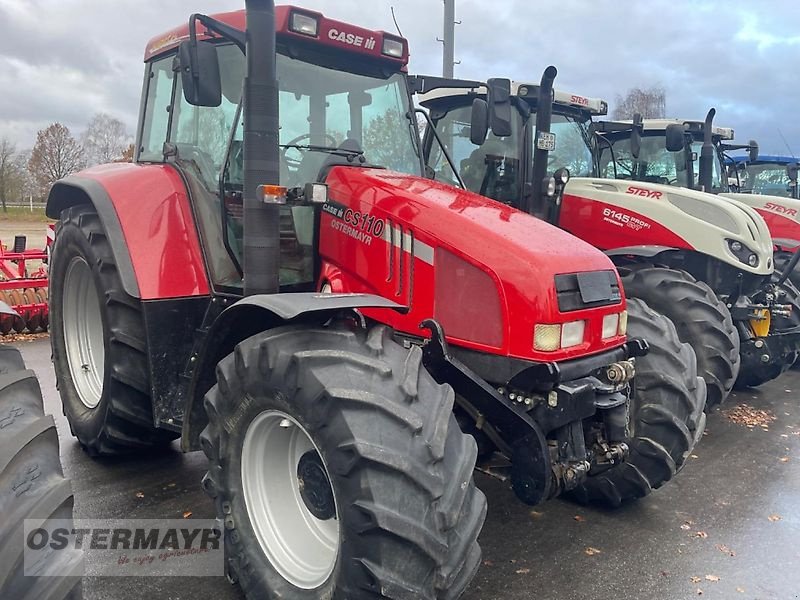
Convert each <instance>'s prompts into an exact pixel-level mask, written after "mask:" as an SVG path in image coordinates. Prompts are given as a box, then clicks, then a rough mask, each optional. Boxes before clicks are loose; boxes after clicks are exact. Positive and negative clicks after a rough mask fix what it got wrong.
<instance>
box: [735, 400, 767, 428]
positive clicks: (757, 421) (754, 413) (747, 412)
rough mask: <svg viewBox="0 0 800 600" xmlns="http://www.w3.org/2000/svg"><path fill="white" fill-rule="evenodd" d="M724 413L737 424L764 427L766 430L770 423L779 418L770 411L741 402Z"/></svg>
mask: <svg viewBox="0 0 800 600" xmlns="http://www.w3.org/2000/svg"><path fill="white" fill-rule="evenodd" d="M723 414H724V415H725V416H726V417H728V419H729V420H730V421H732V422H734V423H736V424H737V425H745V426H747V427H762V428H764V429H765V430H768V428H769V424H770V423H772V422H773V421H775V420H776V419H777V417H776V416H775V415H774V414H772V413H771V412H770V411H768V410H760V409H757V408H753V407H752V406H750V405H748V404H740V405H739V406H735V407H733V408H732V409H730V410H726V411H724V412H723Z"/></svg>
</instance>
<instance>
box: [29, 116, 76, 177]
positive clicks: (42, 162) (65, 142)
mask: <svg viewBox="0 0 800 600" xmlns="http://www.w3.org/2000/svg"><path fill="white" fill-rule="evenodd" d="M84 164H85V159H84V150H83V147H82V146H81V145H80V144H79V143H78V142H77V141H76V140H75V138H74V137H72V134H71V133H70V131H69V129H68V128H67V127H65V126H64V125H62V124H61V123H53V124H52V125H50V126H49V127H47V128H46V129H42V130H40V131H39V133H38V134H37V135H36V145H35V146H34V147H33V151H32V152H31V158H30V160H29V161H28V169H29V170H30V172H31V175H32V176H33V178H34V180H35V181H36V184H37V186H38V191H39V192H40V193H46V191H47V190H48V189H50V186H52V185H53V183H55V182H56V181H58V180H59V179H62V178H63V177H66V176H67V175H69V174H70V173H74V172H75V171H78V170H79V169H81V168H83V166H84Z"/></svg>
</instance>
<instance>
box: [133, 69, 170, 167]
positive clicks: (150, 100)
mask: <svg viewBox="0 0 800 600" xmlns="http://www.w3.org/2000/svg"><path fill="white" fill-rule="evenodd" d="M172 59H173V57H172V55H170V56H167V57H166V58H162V59H159V60H156V61H154V62H153V63H152V64H150V65H149V67H148V68H149V75H148V84H147V100H146V101H145V108H144V118H143V121H142V131H141V142H140V144H139V160H141V161H149V162H162V161H163V160H164V154H163V147H164V142H166V141H167V130H168V129H169V118H170V110H171V105H172V88H173V81H174V74H173V72H172Z"/></svg>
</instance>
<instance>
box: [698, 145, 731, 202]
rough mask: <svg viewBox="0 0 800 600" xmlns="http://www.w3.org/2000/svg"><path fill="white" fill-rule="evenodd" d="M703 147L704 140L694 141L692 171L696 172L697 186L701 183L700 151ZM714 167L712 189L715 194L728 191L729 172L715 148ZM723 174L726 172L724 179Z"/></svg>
mask: <svg viewBox="0 0 800 600" xmlns="http://www.w3.org/2000/svg"><path fill="white" fill-rule="evenodd" d="M702 149H703V142H702V141H694V142H692V164H693V168H692V171H693V172H694V179H695V186H699V185H700V181H699V177H700V151H701V150H702ZM713 164H714V169H713V171H712V173H711V191H712V192H713V193H715V194H717V193H719V192H727V191H728V180H727V174H726V171H725V169H724V168H723V166H722V161H721V160H720V157H719V153H718V151H717V150H716V149H715V150H714V161H713ZM723 174H725V175H724V176H725V178H724V179H723Z"/></svg>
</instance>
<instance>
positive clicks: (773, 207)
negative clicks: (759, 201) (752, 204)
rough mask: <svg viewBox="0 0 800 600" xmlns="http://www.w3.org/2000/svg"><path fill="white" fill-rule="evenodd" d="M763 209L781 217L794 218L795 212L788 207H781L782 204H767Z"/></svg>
mask: <svg viewBox="0 0 800 600" xmlns="http://www.w3.org/2000/svg"><path fill="white" fill-rule="evenodd" d="M764 208H766V209H767V210H771V211H772V212H776V213H778V214H781V215H786V216H787V217H796V216H797V210H796V209H794V208H789V207H788V206H783V205H782V204H775V203H774V202H767V203H766V204H765V205H764Z"/></svg>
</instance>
